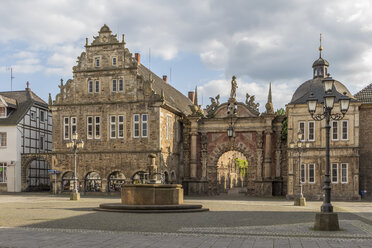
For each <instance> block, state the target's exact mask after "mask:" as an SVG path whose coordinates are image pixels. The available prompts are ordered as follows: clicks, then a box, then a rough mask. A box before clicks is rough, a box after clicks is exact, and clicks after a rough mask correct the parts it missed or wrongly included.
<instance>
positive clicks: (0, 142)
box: [0, 133, 6, 147]
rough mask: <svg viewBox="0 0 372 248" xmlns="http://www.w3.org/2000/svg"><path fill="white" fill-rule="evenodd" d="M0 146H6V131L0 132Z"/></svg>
mask: <svg viewBox="0 0 372 248" xmlns="http://www.w3.org/2000/svg"><path fill="white" fill-rule="evenodd" d="M0 147H6V133H0Z"/></svg>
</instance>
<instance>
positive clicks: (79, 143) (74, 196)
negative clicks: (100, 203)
mask: <svg viewBox="0 0 372 248" xmlns="http://www.w3.org/2000/svg"><path fill="white" fill-rule="evenodd" d="M78 137H79V136H78V134H77V133H73V134H72V139H71V141H70V142H68V143H67V144H66V146H67V148H72V149H73V151H74V189H73V191H72V192H71V195H70V200H80V193H79V191H78V188H77V177H76V152H77V150H78V149H80V148H84V141H83V140H78Z"/></svg>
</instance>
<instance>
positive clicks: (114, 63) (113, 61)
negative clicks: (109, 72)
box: [111, 56, 118, 66]
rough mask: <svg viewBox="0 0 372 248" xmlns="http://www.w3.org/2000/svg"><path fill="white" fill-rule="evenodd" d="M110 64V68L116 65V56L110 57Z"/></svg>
mask: <svg viewBox="0 0 372 248" xmlns="http://www.w3.org/2000/svg"><path fill="white" fill-rule="evenodd" d="M111 64H112V66H117V65H118V58H117V57H116V56H114V57H112V59H111Z"/></svg>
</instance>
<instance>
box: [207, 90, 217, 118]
mask: <svg viewBox="0 0 372 248" xmlns="http://www.w3.org/2000/svg"><path fill="white" fill-rule="evenodd" d="M209 99H210V100H211V105H207V108H206V111H207V113H208V114H207V117H209V118H211V117H213V116H214V111H215V110H216V109H217V107H218V105H220V101H219V99H220V95H217V96H216V98H213V97H209Z"/></svg>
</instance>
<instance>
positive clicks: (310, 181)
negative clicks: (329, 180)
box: [308, 164, 315, 183]
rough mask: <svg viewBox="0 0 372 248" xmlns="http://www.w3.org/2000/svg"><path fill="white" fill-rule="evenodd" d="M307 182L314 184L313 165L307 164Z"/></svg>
mask: <svg viewBox="0 0 372 248" xmlns="http://www.w3.org/2000/svg"><path fill="white" fill-rule="evenodd" d="M308 170H309V171H308V176H309V179H308V182H309V183H315V165H314V164H308Z"/></svg>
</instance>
